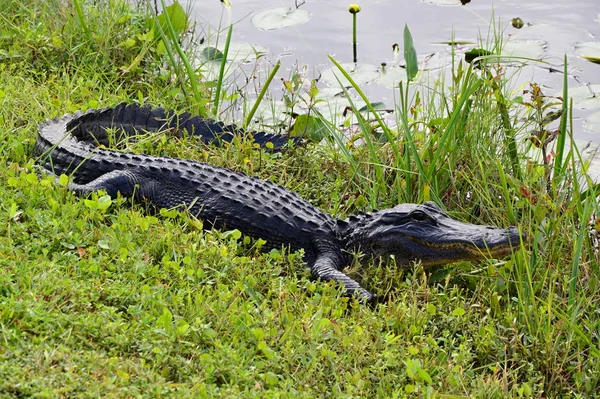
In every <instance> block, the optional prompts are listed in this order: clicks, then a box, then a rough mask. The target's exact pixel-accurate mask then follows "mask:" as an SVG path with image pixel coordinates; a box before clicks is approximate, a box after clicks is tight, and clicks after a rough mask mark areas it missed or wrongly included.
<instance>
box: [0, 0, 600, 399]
mask: <svg viewBox="0 0 600 399" xmlns="http://www.w3.org/2000/svg"><path fill="white" fill-rule="evenodd" d="M95 3H98V2H95ZM100 3H101V6H99V5H97V4H96V6H94V5H93V4H91V2H90V3H88V2H86V1H81V0H80V1H75V2H74V3H73V5H70V4H68V5H65V4H64V2H62V1H59V0H51V1H41V0H34V1H31V2H30V3H29V4H27V5H25V4H24V3H23V2H21V1H17V0H6V1H5V3H4V7H3V13H2V14H1V15H0V27H1V29H0V32H2V33H1V34H0V103H1V105H2V107H1V108H0V126H1V129H0V135H1V139H0V162H1V165H2V167H0V175H1V178H0V181H2V182H3V184H2V185H0V217H1V218H2V220H3V223H2V224H0V267H1V271H2V273H0V396H1V397H97V396H103V397H165V396H176V397H261V398H263V397H381V398H387V397H405V396H417V397H419V396H422V397H490V398H493V397H558V396H561V397H569V396H570V397H589V396H592V395H594V393H595V392H596V390H597V387H598V384H599V378H600V372H599V371H598V370H600V365H599V364H598V363H599V360H600V352H599V351H598V347H597V345H598V334H599V327H600V326H599V320H600V318H599V315H598V309H597V306H596V305H595V304H596V303H597V302H598V300H599V299H600V298H599V294H598V285H599V278H598V277H599V270H598V252H597V249H596V248H595V246H594V244H595V242H594V240H593V239H592V238H593V236H594V234H595V233H596V232H597V231H598V230H600V227H599V225H600V223H599V222H598V219H595V218H596V217H597V216H596V215H595V211H596V209H597V202H596V199H595V197H596V192H595V187H594V185H593V184H592V183H591V182H586V181H585V178H584V177H585V175H584V172H585V166H586V165H585V164H582V165H580V168H579V169H577V168H575V164H576V162H578V161H579V157H578V154H577V151H576V150H575V149H573V150H569V149H568V148H569V147H568V146H566V145H565V141H566V142H567V144H568V141H569V135H568V132H569V110H568V103H567V102H566V101H565V102H563V105H562V109H563V110H564V111H563V112H562V114H561V116H560V117H561V125H560V127H559V128H560V132H562V133H559V134H558V135H555V134H554V129H550V128H548V126H549V125H548V124H547V122H548V121H549V119H551V117H549V116H548V115H549V111H550V109H548V108H547V104H548V103H549V102H552V103H559V104H561V100H560V99H556V98H547V97H544V94H543V93H542V92H541V91H540V90H539V87H537V86H535V85H531V86H528V87H524V88H514V87H512V86H511V82H510V76H508V75H507V74H506V71H507V69H506V67H505V66H503V65H502V64H499V63H497V62H496V61H495V60H494V58H493V56H491V55H488V56H484V57H482V58H481V67H480V68H479V69H477V68H475V67H473V66H469V65H468V64H466V63H464V62H463V63H459V62H458V60H457V62H456V65H455V66H454V73H453V75H452V80H451V81H449V82H443V83H442V82H433V83H431V84H430V85H429V86H428V87H427V90H421V89H419V90H417V89H416V88H414V87H412V88H411V87H408V88H407V87H406V86H402V87H401V88H399V96H400V99H399V103H398V110H397V112H396V115H397V117H396V118H397V120H396V122H397V123H396V126H395V127H389V126H388V124H385V123H384V121H381V122H379V121H376V122H375V124H374V123H372V122H373V120H374V119H375V120H376V117H375V116H374V115H375V114H373V113H371V114H370V115H369V116H366V117H361V116H360V114H355V116H354V118H355V119H354V120H355V122H356V126H358V129H357V131H358V133H357V136H356V141H357V142H358V141H361V142H362V143H363V144H362V145H356V146H354V145H346V144H347V143H344V142H343V137H342V136H343V134H344V133H346V132H344V131H343V129H340V128H338V127H337V126H334V125H332V124H330V123H328V122H327V121H326V120H324V121H321V122H320V123H321V125H320V126H322V127H324V129H325V130H326V133H327V138H326V139H325V140H324V143H322V144H321V145H314V144H309V145H307V146H301V147H298V148H295V149H293V150H291V151H289V152H287V153H283V154H269V153H264V152H259V151H255V150H253V149H252V148H251V146H250V145H248V144H246V143H244V142H243V140H242V141H240V142H239V143H236V145H233V146H226V147H222V148H211V147H204V146H202V145H200V144H198V143H197V142H195V141H194V140H193V139H190V138H181V139H177V138H174V137H164V136H152V137H150V138H149V139H148V140H142V141H138V142H135V143H131V144H130V148H129V149H130V150H132V151H139V152H145V153H150V154H154V155H168V156H177V157H183V158H189V159H195V160H199V161H207V162H210V163H212V164H215V165H219V166H224V167H230V168H234V169H236V170H239V171H242V172H245V173H248V174H251V175H257V176H260V177H262V178H264V179H270V180H272V181H274V182H275V183H278V184H282V185H285V186H286V187H288V188H290V189H291V190H293V191H295V192H298V193H299V194H300V195H301V196H302V197H304V198H306V199H308V200H310V201H311V202H312V203H313V204H314V205H315V206H318V207H320V208H321V209H323V210H324V211H326V212H328V213H331V214H333V215H335V216H338V217H345V216H346V215H349V214H352V213H355V212H357V211H359V210H370V209H372V208H383V207H389V206H393V205H395V204H396V203H398V202H406V201H410V202H420V201H423V200H430V199H433V200H436V201H438V202H439V203H440V204H442V205H444V206H445V207H446V208H447V209H448V210H449V211H450V213H451V214H452V216H454V217H456V218H459V219H461V220H465V221H469V222H473V223H482V224H494V225H501V226H507V225H511V224H516V223H518V224H519V225H520V226H521V228H522V230H523V231H524V232H526V233H527V234H528V235H529V237H530V244H529V245H527V246H523V247H521V248H520V249H518V250H517V251H516V252H515V254H514V255H513V256H511V257H510V258H508V259H505V260H502V261H488V262H483V263H481V264H474V263H469V262H463V263H459V264H455V265H452V266H451V267H447V268H443V269H440V270H435V271H433V272H424V271H423V270H422V269H420V268H419V267H418V266H417V267H416V268H415V270H414V271H409V272H402V271H399V270H397V269H396V268H395V267H394V266H393V265H392V264H389V265H382V266H381V267H359V266H358V265H357V266H356V267H355V268H353V270H351V271H349V273H350V274H351V276H352V277H356V278H359V279H360V280H361V281H362V283H363V285H364V286H366V287H368V288H369V289H370V290H372V291H374V292H376V293H378V294H380V295H386V296H387V297H388V298H389V299H388V300H387V301H386V302H384V303H383V304H381V305H380V306H378V307H376V308H369V307H365V306H361V305H359V304H358V303H356V301H353V300H351V299H348V298H345V297H343V296H342V295H340V290H339V288H338V287H336V286H334V285H331V284H325V283H322V282H316V281H313V280H311V279H310V276H309V274H308V272H307V271H305V270H303V263H302V260H301V255H300V254H288V253H285V251H284V250H282V251H272V252H270V253H266V254H265V253H262V252H261V251H260V248H259V247H260V242H256V241H249V240H247V239H245V238H244V237H242V236H241V235H240V234H239V232H236V231H212V230H204V229H203V228H202V223H201V222H200V221H197V220H194V219H192V218H190V217H188V216H187V215H185V214H181V213H177V212H174V211H169V210H165V211H162V212H159V213H153V212H151V211H149V210H148V209H146V207H145V206H144V205H140V204H132V203H131V201H129V200H127V199H122V198H120V199H115V200H113V199H110V198H108V197H107V196H105V195H103V193H98V194H95V195H93V196H91V197H89V198H84V199H82V198H77V197H75V196H74V195H73V194H72V193H70V192H69V191H68V190H66V188H65V187H64V184H61V183H65V182H64V179H63V181H62V182H61V183H56V182H55V181H54V180H53V179H52V178H51V177H47V176H42V175H39V174H38V173H37V170H36V169H35V168H34V160H33V159H31V155H30V154H31V148H32V145H33V142H34V140H35V136H36V127H37V124H38V123H39V122H40V121H42V120H44V119H45V118H48V117H54V116H58V115H61V114H63V113H65V112H73V111H75V110H77V109H82V108H89V107H97V106H106V105H114V104H116V103H118V102H121V101H139V102H143V103H151V104H159V105H162V106H165V107H168V108H172V109H176V110H189V109H193V110H194V111H195V112H197V113H200V114H206V115H210V114H212V113H214V111H215V110H214V108H213V105H214V104H215V103H217V104H218V101H216V102H215V101H214V100H215V93H214V92H215V90H216V91H218V92H219V93H218V94H217V95H218V96H222V94H221V92H220V91H221V88H219V89H215V86H214V85H211V84H209V83H206V82H204V81H203V80H202V79H201V77H202V72H201V71H194V70H190V69H188V68H187V66H186V65H185V63H184V62H183V60H184V58H182V57H179V56H177V43H178V42H177V40H172V39H173V36H169V35H175V36H177V35H180V34H182V33H183V31H184V30H181V31H179V33H178V31H177V26H174V27H172V28H173V29H172V32H171V30H170V29H169V32H167V31H163V30H162V26H163V25H161V24H162V22H161V20H160V19H158V18H155V16H153V15H152V12H151V9H148V8H147V7H146V6H147V5H146V4H145V3H140V4H135V3H134V4H129V3H125V2H122V1H119V0H105V1H101V2H100ZM78 9H80V10H78ZM157 24H158V26H160V28H159V27H157ZM165 26H166V25H165ZM160 41H163V44H162V46H163V47H165V49H163V48H162V47H161V46H160V45H159V44H158V43H159V42H160ZM171 45H173V46H175V47H174V48H171V47H170V46H171ZM166 48H168V50H167V49H166ZM173 50H174V52H172V51H173ZM491 54H493V51H491ZM190 76H192V77H194V78H197V81H196V82H197V85H196V86H195V87H192V85H191V84H190ZM292 86H293V85H292ZM223 90H225V89H223ZM416 93H419V94H416ZM446 98H447V99H448V100H447V101H442V99H446ZM567 99H568V93H567V92H565V95H563V100H567ZM530 132H535V134H533V133H530ZM554 136H558V137H557V138H558V144H556V145H555V144H554V143H555V142H551V139H552V138H553V137H554ZM527 143H531V144H529V146H530V147H531V149H530V151H529V152H525V151H524V149H526V148H527V147H528V145H527ZM336 144H342V145H336ZM551 145H555V147H551ZM534 155H538V156H537V157H534ZM582 183H587V186H583V185H582Z"/></svg>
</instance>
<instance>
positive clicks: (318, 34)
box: [183, 0, 600, 152]
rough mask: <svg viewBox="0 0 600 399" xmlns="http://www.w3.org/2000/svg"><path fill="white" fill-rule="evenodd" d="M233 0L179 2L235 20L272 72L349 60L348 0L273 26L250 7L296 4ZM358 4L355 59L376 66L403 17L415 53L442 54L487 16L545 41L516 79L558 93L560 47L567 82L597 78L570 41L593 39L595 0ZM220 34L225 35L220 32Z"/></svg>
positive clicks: (201, 17) (324, 1)
mask: <svg viewBox="0 0 600 399" xmlns="http://www.w3.org/2000/svg"><path fill="white" fill-rule="evenodd" d="M231 1H232V2H233V4H232V7H231V8H230V9H229V10H228V11H224V10H225V8H224V7H223V6H222V5H221V3H220V2H219V0H196V1H194V0H191V1H190V2H189V3H188V4H186V3H185V2H184V3H183V6H184V7H191V11H192V15H193V17H194V18H195V19H196V20H197V21H198V22H199V23H200V24H209V25H211V26H213V27H216V26H218V25H219V22H220V21H221V23H222V26H226V25H227V23H228V21H230V20H231V21H234V22H235V25H234V33H233V40H234V41H242V42H250V43H255V44H259V45H261V46H265V47H267V48H268V49H269V54H268V55H267V57H266V58H267V61H268V62H270V63H274V62H275V61H276V60H278V59H280V60H281V61H282V70H280V72H279V74H278V76H282V77H289V76H290V72H289V71H292V70H294V69H295V68H297V67H304V68H306V70H308V73H307V75H308V76H309V77H318V76H319V74H320V72H322V71H323V70H326V69H327V68H329V67H331V62H330V61H329V59H328V55H332V56H334V57H335V58H336V59H337V60H338V61H340V62H351V61H352V45H351V38H352V16H351V15H350V13H349V12H348V6H349V4H350V2H349V1H341V0H306V2H305V3H304V4H303V5H302V6H301V7H300V8H301V9H304V10H307V11H310V12H311V14H312V16H311V19H310V20H309V21H308V22H307V23H305V24H302V25H298V26H294V27H289V28H285V29H281V30H271V31H261V30H258V29H257V28H255V27H254V26H253V25H252V23H251V17H252V15H253V14H255V13H256V12H257V11H259V10H261V9H265V8H272V7H294V1H293V0H285V1H284V0H231ZM430 1H432V2H433V1H445V2H447V1H449V0H430ZM359 4H360V5H361V7H362V10H361V12H360V13H359V14H358V42H359V44H358V61H359V62H361V63H369V64H374V65H377V66H379V65H380V64H381V63H382V62H386V63H388V64H390V63H393V60H394V56H393V53H392V45H393V44H394V43H399V44H400V49H401V51H402V40H403V39H402V33H403V28H404V24H405V23H406V24H408V26H409V28H410V31H411V33H412V36H413V39H414V43H415V47H416V49H417V52H418V54H419V55H425V54H430V53H437V54H442V55H443V54H449V52H450V48H449V46H447V45H443V44H438V43H439V42H443V41H448V40H450V39H451V38H452V37H455V38H456V39H459V40H467V41H472V42H477V40H478V38H479V37H482V38H483V39H484V40H485V38H486V37H488V32H489V31H490V27H491V21H496V26H498V21H500V23H499V24H500V29H501V30H503V31H504V32H503V34H502V37H503V39H504V41H513V40H543V41H545V42H546V44H547V48H546V50H545V51H544V53H543V55H542V58H543V60H544V61H546V62H548V63H549V64H545V65H542V64H540V65H539V66H531V67H528V68H526V69H524V70H523V72H522V73H521V75H520V76H519V77H518V81H517V82H516V83H515V84H516V87H519V85H521V84H523V85H526V82H528V81H534V82H536V83H539V84H541V85H542V89H543V91H544V93H545V94H557V93H559V92H560V91H561V90H562V82H563V75H562V73H551V72H549V71H548V67H552V68H556V69H557V70H559V71H562V70H563V66H562V63H563V57H564V54H567V56H568V65H569V69H568V71H569V73H568V76H569V79H568V80H569V85H570V87H575V86H580V85H582V84H598V83H600V65H597V64H593V63H591V62H589V61H586V60H584V59H582V58H580V57H578V56H577V54H576V52H575V47H574V46H575V44H576V43H578V42H595V41H596V42H597V41H599V39H598V35H599V34H600V22H599V19H600V2H599V1H598V0H578V1H575V2H571V1H564V0H562V1H560V0H545V1H541V0H539V1H535V0H496V1H492V0H472V1H471V2H470V3H468V4H466V5H464V6H461V5H458V6H440V5H434V4H430V2H429V0H428V1H420V0H411V1H407V0H404V1H399V0H369V1H362V2H360V3H359ZM229 13H230V14H229ZM516 17H519V18H521V19H522V20H523V21H524V22H525V26H524V27H523V28H522V29H516V28H514V27H512V26H511V24H510V20H511V19H512V18H516ZM229 18H231V19H229ZM489 36H490V37H492V36H493V35H492V34H489ZM221 37H222V38H224V37H225V34H224V33H223V34H222V35H221ZM468 47H473V46H472V45H470V46H462V48H461V46H459V51H461V50H464V49H466V48H468ZM401 58H402V52H401V53H400V59H401ZM363 88H364V89H365V91H366V92H367V94H368V96H369V98H370V99H371V101H383V102H384V103H385V104H386V105H387V106H388V107H390V108H391V107H393V105H394V102H393V98H394V94H395V93H394V91H392V90H389V89H384V88H382V87H380V86H379V85H376V84H368V85H365V86H363ZM522 88H526V87H525V86H523V87H522ZM274 97H276V95H274ZM599 104H600V103H599ZM593 112H600V109H595V110H576V112H575V120H574V135H575V137H576V138H577V139H578V141H581V142H582V143H583V144H585V143H586V142H589V141H592V142H600V131H598V132H590V131H586V130H585V129H584V128H583V122H584V120H585V119H586V118H587V117H588V116H589V115H590V114H592V113H593ZM583 144H582V145H583ZM596 147H597V145H593V146H592V148H596ZM589 151H590V150H589V149H588V152H589Z"/></svg>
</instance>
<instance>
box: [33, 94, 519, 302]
mask: <svg viewBox="0 0 600 399" xmlns="http://www.w3.org/2000/svg"><path fill="white" fill-rule="evenodd" d="M109 127H111V128H112V127H115V128H117V127H118V128H120V129H122V130H121V133H119V134H124V135H133V134H141V133H143V132H142V131H156V130H164V129H167V130H169V131H174V132H175V133H176V134H181V133H182V132H188V133H191V134H194V135H197V136H199V137H200V138H201V139H202V140H203V141H204V142H212V141H215V140H217V141H218V140H223V141H231V139H232V138H233V136H234V135H235V134H239V133H244V132H241V131H240V130H239V129H237V128H236V127H235V126H231V125H230V126H225V125H223V124H221V123H215V122H212V121H208V120H203V119H201V118H198V117H191V116H190V115H189V114H184V115H174V114H169V113H166V112H165V111H164V110H163V109H162V108H155V109H151V108H148V107H139V106H137V105H135V104H132V105H125V104H121V105H119V106H117V107H115V108H112V109H105V110H101V111H95V110H91V111H88V112H86V113H83V114H82V113H77V114H75V115H74V116H71V115H65V116H64V117H62V118H56V119H53V120H49V121H46V122H44V123H42V124H41V125H40V126H39V129H38V130H39V134H38V138H37V141H36V144H35V147H34V155H35V156H36V157H37V159H38V163H39V165H40V166H41V167H42V168H43V169H44V170H45V171H47V172H48V173H52V174H54V175H60V174H63V173H64V174H67V175H70V176H72V179H73V182H72V183H71V184H70V185H69V188H70V189H71V190H73V191H75V192H76V193H77V194H79V195H88V194H90V193H92V192H95V191H98V190H105V191H106V192H107V193H108V194H109V195H110V196H111V197H113V198H114V197H116V196H117V193H121V195H123V196H126V197H133V198H135V199H136V200H139V201H142V200H145V201H149V202H150V203H152V204H153V205H154V206H156V207H158V208H168V209H169V208H177V207H183V208H184V209H188V210H189V212H190V214H192V215H194V216H195V217H197V218H199V219H202V220H203V221H205V222H206V223H207V224H209V225H211V226H213V227H215V228H219V229H224V228H226V229H238V230H240V231H241V232H242V233H244V234H246V235H249V236H252V237H256V238H262V239H265V240H266V241H267V243H268V247H270V248H281V247H282V246H286V247H289V248H290V249H291V250H292V251H296V250H299V249H303V250H304V258H305V261H306V263H307V267H308V268H310V270H311V273H312V275H313V276H314V277H316V278H318V279H321V280H325V281H336V282H338V283H341V284H342V285H343V286H344V290H345V293H346V295H348V296H356V297H358V298H359V299H360V300H361V301H367V302H369V301H372V300H373V298H374V296H373V294H371V293H370V292H368V291H367V290H365V289H364V288H362V287H361V286H360V284H358V282H356V281H355V280H353V279H351V278H350V277H348V276H347V275H345V274H344V273H343V272H342V270H343V269H344V268H345V267H346V266H348V265H349V264H350V262H351V261H352V256H353V255H352V254H355V253H358V252H360V253H362V254H364V255H365V256H366V257H368V258H389V257H393V258H394V259H395V262H396V264H397V265H399V266H401V267H410V266H412V265H413V263H414V262H421V263H422V264H423V265H424V266H429V265H440V264H446V263H451V262H454V261H459V260H478V259H483V258H485V257H488V256H490V257H504V256H506V255H508V254H510V252H511V250H512V248H513V247H514V246H518V245H519V242H520V239H521V237H520V235H519V232H518V229H517V228H516V227H509V228H507V229H504V228H498V227H493V226H479V225H474V224H468V223H463V222H459V221H457V220H454V219H452V218H450V217H449V216H448V215H446V214H445V213H444V212H443V211H442V210H441V209H440V208H439V207H438V206H437V205H436V204H435V203H433V202H426V203H424V204H421V205H417V204H400V205H398V206H395V207H394V208H391V209H386V210H382V211H375V212H371V213H361V214H359V215H356V216H351V217H349V218H348V219H346V220H335V219H333V218H331V216H329V215H326V214H324V213H323V212H321V211H320V210H319V209H317V208H315V207H313V206H312V205H311V204H310V203H308V202H307V201H305V200H303V199H302V198H300V197H299V196H298V195H297V194H295V193H293V192H290V191H289V190H287V189H286V188H285V187H281V186H277V185H275V184H273V183H271V182H269V181H263V180H259V179H257V178H255V177H249V176H246V175H244V174H242V173H239V172H234V171H232V170H229V169H224V168H219V167H216V166H211V165H208V164H205V163H201V162H194V161H189V160H184V159H176V158H167V157H155V156H148V155H137V154H131V153H123V152H116V151H111V150H107V149H102V148H98V147H96V143H100V144H104V145H107V144H108V142H109V140H108V137H107V133H106V128H109ZM244 134H251V133H244ZM252 137H254V141H255V143H256V144H258V145H259V146H263V147H264V146H265V145H266V143H267V142H271V143H272V144H273V145H272V146H269V147H270V148H271V149H274V150H278V149H281V148H283V147H284V146H285V145H286V143H288V138H286V137H284V136H275V135H270V134H267V133H254V134H253V136H252Z"/></svg>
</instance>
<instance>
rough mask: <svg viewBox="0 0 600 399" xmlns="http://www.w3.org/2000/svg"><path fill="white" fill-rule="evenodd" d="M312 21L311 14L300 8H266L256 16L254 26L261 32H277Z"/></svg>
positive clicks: (253, 18) (253, 21)
mask: <svg viewBox="0 0 600 399" xmlns="http://www.w3.org/2000/svg"><path fill="white" fill-rule="evenodd" d="M309 19H310V12H308V11H306V10H301V9H298V8H289V7H277V8H266V9H264V10H261V11H259V12H257V13H256V14H254V16H253V17H252V25H254V27H256V28H257V29H260V30H276V29H283V28H289V27H290V26H296V25H301V24H303V23H305V22H307V21H308V20H309Z"/></svg>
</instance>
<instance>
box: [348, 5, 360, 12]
mask: <svg viewBox="0 0 600 399" xmlns="http://www.w3.org/2000/svg"><path fill="white" fill-rule="evenodd" d="M348 11H350V14H358V13H359V12H360V6H359V5H358V4H350V6H349V7H348Z"/></svg>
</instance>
